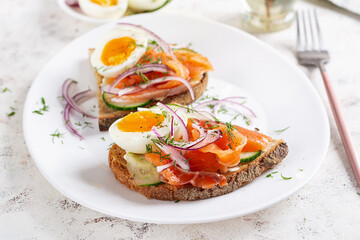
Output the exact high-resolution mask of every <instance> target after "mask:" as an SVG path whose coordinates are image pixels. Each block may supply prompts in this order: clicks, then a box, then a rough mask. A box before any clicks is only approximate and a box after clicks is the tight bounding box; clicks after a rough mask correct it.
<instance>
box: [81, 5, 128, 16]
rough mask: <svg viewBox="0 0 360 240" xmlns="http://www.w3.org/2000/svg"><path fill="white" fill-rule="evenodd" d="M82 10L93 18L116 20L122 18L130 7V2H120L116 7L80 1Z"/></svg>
mask: <svg viewBox="0 0 360 240" xmlns="http://www.w3.org/2000/svg"><path fill="white" fill-rule="evenodd" d="M79 5H80V8H81V10H82V11H83V12H84V13H85V14H86V15H89V16H91V17H95V18H104V19H116V18H120V17H122V16H123V15H124V14H125V12H126V10H127V7H128V0H118V3H117V5H114V6H109V7H106V6H101V5H98V4H96V3H93V2H91V1H90V0H79Z"/></svg>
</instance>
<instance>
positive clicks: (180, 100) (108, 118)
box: [89, 49, 208, 131]
mask: <svg viewBox="0 0 360 240" xmlns="http://www.w3.org/2000/svg"><path fill="white" fill-rule="evenodd" d="M93 51H94V50H93V49H89V56H91V54H92V53H93ZM94 73H95V76H96V85H97V86H98V87H99V86H100V85H101V83H102V81H103V77H102V76H101V75H100V74H98V73H97V71H96V70H95V69H94ZM207 84H208V74H207V73H205V74H204V76H203V78H202V79H201V80H200V81H199V82H198V83H197V84H196V86H193V90H194V95H195V100H196V99H198V98H199V97H200V96H201V95H202V94H203V93H204V92H205V90H206V87H207ZM195 100H192V98H191V95H190V92H189V91H187V90H185V91H184V92H183V93H180V94H177V95H175V96H171V97H166V98H165V99H163V100H161V102H162V103H164V104H172V103H177V104H181V105H188V104H190V103H192V102H194V101H195ZM97 102H98V107H99V119H98V120H99V129H100V131H107V130H108V129H109V127H110V126H111V124H112V123H113V122H115V121H116V120H118V119H119V118H122V117H124V116H126V115H128V114H129V113H131V112H134V111H119V110H114V109H111V108H109V107H107V106H106V104H105V102H104V100H103V98H102V92H101V90H100V89H99V88H98V91H97ZM157 102H158V101H152V102H151V103H150V104H148V105H146V106H144V107H151V106H153V105H155V104H156V103H157Z"/></svg>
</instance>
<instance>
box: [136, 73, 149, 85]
mask: <svg viewBox="0 0 360 240" xmlns="http://www.w3.org/2000/svg"><path fill="white" fill-rule="evenodd" d="M138 75H140V76H141V78H142V80H143V81H142V82H141V83H147V82H149V81H150V79H149V78H148V77H147V76H145V75H144V74H143V73H142V72H140V71H138Z"/></svg>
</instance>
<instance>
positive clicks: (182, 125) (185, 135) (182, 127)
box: [156, 102, 189, 142]
mask: <svg viewBox="0 0 360 240" xmlns="http://www.w3.org/2000/svg"><path fill="white" fill-rule="evenodd" d="M156 105H158V106H159V107H162V108H163V109H164V110H165V111H166V112H167V113H169V114H170V115H171V116H172V117H174V119H175V120H176V121H177V122H178V123H179V127H180V131H181V135H182V137H183V139H184V141H185V142H189V133H188V130H187V127H186V124H185V123H184V121H183V120H182V119H181V117H179V115H177V114H176V112H174V110H172V109H171V108H170V107H168V106H166V105H165V104H163V103H161V102H158V103H157V104H156Z"/></svg>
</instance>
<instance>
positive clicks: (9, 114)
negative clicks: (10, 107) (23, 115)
mask: <svg viewBox="0 0 360 240" xmlns="http://www.w3.org/2000/svg"><path fill="white" fill-rule="evenodd" d="M14 115H15V112H14V111H12V112H11V113H8V115H7V116H8V117H11V116H14Z"/></svg>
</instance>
